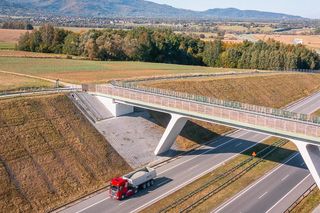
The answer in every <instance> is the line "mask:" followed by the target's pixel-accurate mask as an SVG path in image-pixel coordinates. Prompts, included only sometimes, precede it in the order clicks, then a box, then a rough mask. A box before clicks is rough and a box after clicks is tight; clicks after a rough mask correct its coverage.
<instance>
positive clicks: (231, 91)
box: [146, 74, 320, 108]
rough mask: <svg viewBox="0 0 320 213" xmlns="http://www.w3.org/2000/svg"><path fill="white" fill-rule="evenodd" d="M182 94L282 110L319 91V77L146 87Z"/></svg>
mask: <svg viewBox="0 0 320 213" xmlns="http://www.w3.org/2000/svg"><path fill="white" fill-rule="evenodd" d="M146 85H148V86H152V87H156V88H165V89H170V90H175V91H180V92H187V93H192V94H197V95H204V96H209V97H215V98H219V99H223V100H232V101H240V102H243V103H249V104H256V105H261V106H269V107H275V108H280V107H283V106H285V105H287V104H289V103H291V102H293V101H295V100H297V99H299V98H302V97H305V96H308V95H310V94H311V93H312V92H314V91H316V90H319V89H320V75H318V74H279V75H269V76H252V77H245V78H244V77H236V78H223V79H211V80H207V79H202V80H178V81H167V82H161V81H160V82H152V83H148V84H146Z"/></svg>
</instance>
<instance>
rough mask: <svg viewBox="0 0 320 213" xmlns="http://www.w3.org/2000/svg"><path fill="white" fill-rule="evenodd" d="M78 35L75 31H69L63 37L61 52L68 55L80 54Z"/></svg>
mask: <svg viewBox="0 0 320 213" xmlns="http://www.w3.org/2000/svg"><path fill="white" fill-rule="evenodd" d="M79 44H80V36H79V34H77V33H69V34H68V35H67V36H66V37H65V39H64V45H63V49H62V52H63V53H64V54H68V55H80V50H79Z"/></svg>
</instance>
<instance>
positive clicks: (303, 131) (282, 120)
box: [87, 85, 320, 145]
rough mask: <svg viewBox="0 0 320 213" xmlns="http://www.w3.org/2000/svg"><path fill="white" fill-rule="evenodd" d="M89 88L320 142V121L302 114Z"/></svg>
mask: <svg viewBox="0 0 320 213" xmlns="http://www.w3.org/2000/svg"><path fill="white" fill-rule="evenodd" d="M87 90H88V91H89V92H92V93H98V94H102V95H104V96H106V97H110V98H113V99H115V100H116V101H118V102H123V103H126V104H130V105H136V106H141V107H145V108H150V109H154V110H159V111H164V112H169V113H177V114H182V115H184V116H186V117H190V118H196V119H200V120H205V121H209V122H216V123H220V124H224V125H228V126H232V127H236V128H243V129H248V130H252V131H257V132H263V133H267V134H271V135H277V136H280V137H284V138H289V139H294V140H302V141H306V142H310V143H314V144H318V145H319V144H320V138H319V137H320V124H319V123H316V122H310V121H307V120H302V119H301V118H299V119H294V118H291V117H281V116H276V115H272V114H268V113H261V112H257V111H250V110H243V109H236V108H234V107H228V106H221V105H216V104H211V103H204V102H202V101H195V100H187V99H183V98H177V97H170V96H168V95H162V94H156V93H153V92H152V91H139V90H135V89H129V88H124V87H120V86H113V85H94V86H91V87H88V89H87ZM255 107H256V106H255ZM249 109H250V107H249ZM275 110H276V109H275ZM262 111H263V110H262ZM300 117H301V115H300Z"/></svg>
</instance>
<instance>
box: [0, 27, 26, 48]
mask: <svg viewBox="0 0 320 213" xmlns="http://www.w3.org/2000/svg"><path fill="white" fill-rule="evenodd" d="M26 32H28V30H11V29H0V50H4V49H5V50H8V49H14V48H15V44H16V43H17V42H18V40H19V38H20V36H21V35H22V34H24V33H26Z"/></svg>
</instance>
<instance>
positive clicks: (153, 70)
mask: <svg viewBox="0 0 320 213" xmlns="http://www.w3.org/2000/svg"><path fill="white" fill-rule="evenodd" d="M0 56H1V54H0ZM0 70H4V71H10V72H17V73H24V74H29V75H35V76H41V77H46V78H50V79H60V80H61V81H64V82H69V83H94V82H95V83H104V82H106V81H109V80H111V79H121V78H133V77H142V76H154V75H169V74H170V75H171V74H185V73H208V72H226V71H231V70H234V69H219V68H210V67H200V66H185V65H174V64H158V63H143V62H114V61H113V62H109V61H89V60H68V59H43V58H19V57H0ZM239 71H243V70H239Z"/></svg>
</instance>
